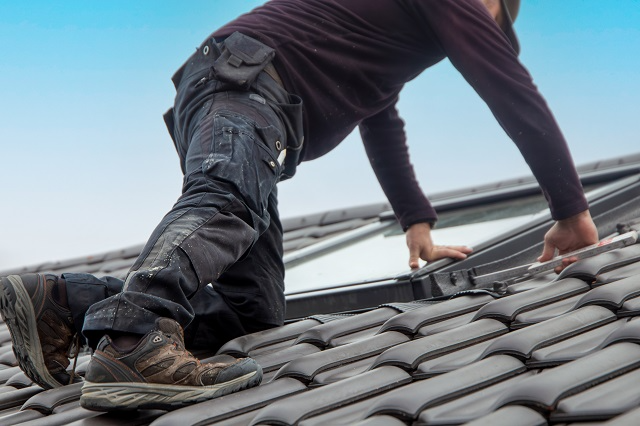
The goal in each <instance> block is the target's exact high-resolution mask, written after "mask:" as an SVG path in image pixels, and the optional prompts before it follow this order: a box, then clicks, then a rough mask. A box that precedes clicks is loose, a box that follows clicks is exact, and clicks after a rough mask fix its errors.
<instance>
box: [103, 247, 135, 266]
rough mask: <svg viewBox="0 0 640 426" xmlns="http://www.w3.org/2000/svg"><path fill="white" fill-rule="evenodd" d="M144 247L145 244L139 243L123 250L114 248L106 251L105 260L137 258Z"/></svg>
mask: <svg viewBox="0 0 640 426" xmlns="http://www.w3.org/2000/svg"><path fill="white" fill-rule="evenodd" d="M143 248H144V244H138V245H135V246H131V247H127V248H124V249H122V250H114V251H110V252H108V253H106V255H105V257H104V261H105V262H106V261H108V260H112V259H132V258H137V257H138V256H139V255H140V253H141V252H142V249H143Z"/></svg>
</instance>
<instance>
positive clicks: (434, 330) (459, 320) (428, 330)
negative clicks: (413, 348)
mask: <svg viewBox="0 0 640 426" xmlns="http://www.w3.org/2000/svg"><path fill="white" fill-rule="evenodd" d="M474 316H475V312H469V313H468V314H465V315H458V316H457V317H453V318H450V319H448V320H444V321H440V322H436V323H434V324H429V325H425V326H424V327H420V329H419V330H418V332H417V333H416V336H430V335H432V334H438V333H442V332H443V331H447V330H451V329H454V328H457V327H461V326H463V325H465V324H469V323H470V322H471V321H472V320H473V317H474Z"/></svg>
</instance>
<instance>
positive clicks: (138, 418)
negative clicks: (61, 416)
mask: <svg viewBox="0 0 640 426" xmlns="http://www.w3.org/2000/svg"><path fill="white" fill-rule="evenodd" d="M164 413H166V411H162V410H138V411H126V412H125V411H123V412H110V413H98V412H96V414H97V415H96V416H94V417H89V415H91V414H89V415H88V416H87V417H85V418H83V419H81V420H76V421H75V422H73V423H71V424H70V425H69V426H114V425H117V426H142V425H147V424H149V423H151V422H153V421H154V420H155V419H157V418H158V417H160V416H162V415H163V414H164ZM43 426H45V425H43Z"/></svg>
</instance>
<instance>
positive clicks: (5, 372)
mask: <svg viewBox="0 0 640 426" xmlns="http://www.w3.org/2000/svg"><path fill="white" fill-rule="evenodd" d="M20 372H22V370H20V367H17V366H16V367H9V368H2V369H0V384H2V383H6V381H7V380H9V379H10V378H11V377H13V376H14V375H16V374H18V373H20Z"/></svg>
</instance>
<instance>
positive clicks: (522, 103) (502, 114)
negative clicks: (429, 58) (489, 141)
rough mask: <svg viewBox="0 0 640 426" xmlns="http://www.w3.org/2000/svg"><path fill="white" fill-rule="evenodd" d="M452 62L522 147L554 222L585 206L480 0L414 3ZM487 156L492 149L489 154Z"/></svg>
mask: <svg viewBox="0 0 640 426" xmlns="http://www.w3.org/2000/svg"><path fill="white" fill-rule="evenodd" d="M413 5H414V7H417V8H420V9H421V10H419V11H418V12H420V15H419V16H422V17H424V18H423V19H425V21H426V22H425V24H426V25H425V26H424V27H425V31H429V32H430V34H429V35H428V36H430V37H435V38H436V40H437V41H438V43H439V44H440V45H441V48H442V50H443V51H444V53H445V54H446V56H447V57H448V58H449V60H450V61H451V63H452V64H453V66H454V67H455V68H456V69H457V70H458V71H459V72H460V73H461V74H462V76H463V77H464V78H465V79H466V81H467V82H468V83H469V84H470V85H471V86H472V87H473V89H474V90H475V91H476V92H477V93H478V94H479V95H480V97H481V98H482V99H483V100H484V101H485V102H486V104H487V106H488V107H489V109H490V110H491V112H492V113H493V115H494V116H495V117H496V119H497V121H498V122H499V123H500V125H501V126H502V128H503V129H504V130H505V132H506V133H507V134H508V136H509V137H510V138H511V139H512V140H513V142H514V143H515V144H516V146H517V147H518V149H519V150H520V152H521V154H522V156H523V157H524V159H525V161H526V162H527V164H528V165H529V167H530V168H531V171H532V172H533V174H534V176H535V178H536V179H537V181H538V183H539V184H540V187H541V188H542V192H543V193H544V195H545V197H546V199H547V201H548V203H549V208H550V210H551V215H552V217H553V218H554V219H555V220H560V219H565V218H567V217H570V216H573V215H575V214H578V213H580V212H582V211H584V210H586V209H587V208H588V204H587V201H586V199H585V197H584V192H583V189H582V185H581V183H580V180H579V178H578V174H577V172H576V169H575V166H574V163H573V160H572V158H571V154H570V152H569V148H568V147H567V143H566V141H565V139H564V136H563V135H562V133H561V131H560V128H559V127H558V125H557V123H556V121H555V119H554V117H553V115H552V113H551V111H550V109H549V107H548V106H547V104H546V102H545V100H544V99H543V97H542V95H541V94H540V93H539V92H538V89H537V87H536V86H535V85H534V83H533V81H532V78H531V76H530V75H529V73H528V71H527V70H526V69H525V68H524V67H523V66H522V64H521V63H520V61H519V60H518V57H517V54H516V52H515V51H514V50H513V48H512V47H511V44H510V43H509V40H508V39H507V37H506V35H505V34H504V33H503V32H502V31H501V30H500V28H499V27H498V25H497V24H496V22H495V21H494V20H493V18H492V17H491V16H490V15H489V13H488V11H487V10H486V8H485V7H484V6H483V5H482V3H481V2H480V1H479V0H437V1H414V2H413ZM487 155H491V153H487Z"/></svg>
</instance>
